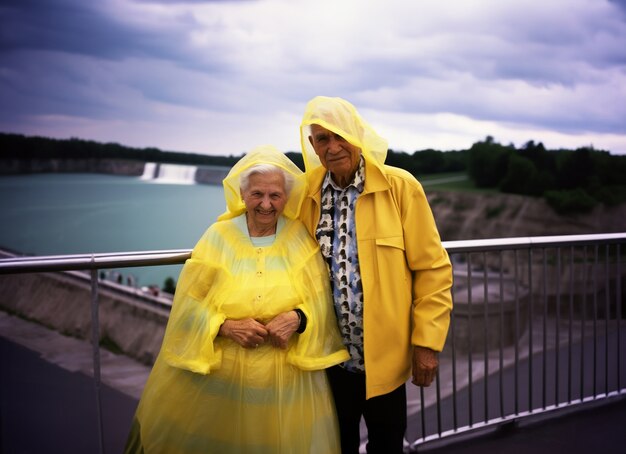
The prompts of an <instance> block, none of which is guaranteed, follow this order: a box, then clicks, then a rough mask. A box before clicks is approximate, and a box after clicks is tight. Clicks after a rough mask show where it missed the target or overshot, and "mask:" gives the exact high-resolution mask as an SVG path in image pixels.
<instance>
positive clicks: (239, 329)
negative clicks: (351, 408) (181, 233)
mask: <svg viewBox="0 0 626 454" xmlns="http://www.w3.org/2000/svg"><path fill="white" fill-rule="evenodd" d="M304 190H305V181H304V177H303V175H302V172H300V170H299V169H298V168H297V167H296V166H295V165H294V164H293V163H292V162H291V161H290V160H289V159H288V158H287V157H286V156H285V155H284V154H282V153H281V152H279V151H278V150H276V149H274V148H272V147H268V146H266V147H259V148H257V149H255V150H253V151H252V152H250V153H248V154H247V155H246V156H245V157H243V158H242V159H241V160H240V161H239V162H238V163H237V164H236V165H235V166H234V167H233V168H232V169H231V171H230V173H229V174H228V176H227V177H226V179H225V180H224V193H225V197H226V205H227V211H226V213H224V214H223V215H221V216H220V217H219V218H218V222H216V223H215V224H213V225H212V226H211V227H209V229H208V230H207V231H206V233H205V234H204V235H203V236H202V238H201V239H200V241H199V242H198V243H197V245H196V246H195V248H194V250H193V252H192V255H191V258H190V259H189V260H188V261H187V262H186V264H185V266H184V268H183V270H182V272H181V275H180V279H179V283H178V287H177V290H176V295H175V297H174V302H173V306H172V312H171V315H170V319H169V322H168V326H167V329H166V332H165V337H164V340H163V346H162V348H161V351H160V353H159V356H158V358H157V360H156V362H155V365H154V368H153V369H152V373H151V374H150V377H149V379H148V381H147V383H146V386H145V389H144V392H143V395H142V397H141V401H140V403H139V406H138V408H137V413H136V415H135V420H134V423H133V427H132V429H131V433H130V436H129V439H128V443H127V447H126V452H127V453H139V452H142V453H145V454H150V453H213V452H215V453H225V452H237V453H239V452H263V453H280V452H291V453H309V452H310V453H332V452H338V451H339V437H338V432H337V423H336V415H335V410H334V406H333V403H332V396H331V394H330V390H329V387H328V384H327V381H326V376H325V374H324V372H323V370H322V369H325V368H327V367H329V366H332V365H335V364H338V363H341V362H343V361H345V360H346V359H347V358H348V353H347V351H346V350H345V348H344V347H343V344H342V341H341V338H340V336H339V332H338V330H337V327H336V322H335V320H334V314H333V313H332V303H331V300H330V298H331V293H330V289H329V283H328V277H327V272H326V268H325V264H324V261H323V259H322V257H321V255H320V253H319V249H318V246H317V243H316V241H315V240H314V239H312V238H311V237H310V236H309V234H308V233H307V231H306V229H305V228H304V226H303V225H302V224H301V223H300V222H299V221H297V220H296V219H297V216H298V210H299V208H300V204H301V202H302V197H303V195H304Z"/></svg>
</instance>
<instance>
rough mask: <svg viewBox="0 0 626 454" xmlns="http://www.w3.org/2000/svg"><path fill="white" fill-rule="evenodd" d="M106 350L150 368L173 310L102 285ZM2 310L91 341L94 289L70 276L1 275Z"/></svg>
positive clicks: (102, 334)
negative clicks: (92, 294) (92, 293)
mask: <svg viewBox="0 0 626 454" xmlns="http://www.w3.org/2000/svg"><path fill="white" fill-rule="evenodd" d="M99 304H100V310H99V321H100V342H101V345H103V346H105V347H107V348H109V349H111V350H112V351H115V352H119V353H123V354H125V355H127V356H130V357H132V358H135V359H137V360H138V361H141V362H143V363H145V364H152V363H153V362H154V360H155V358H156V356H157V354H158V352H159V349H160V348H161V342H162V340H163V334H164V332H165V326H166V324H167V319H168V316H169V311H168V310H167V309H165V308H160V307H157V306H156V305H154V304H152V305H151V304H150V303H149V302H143V301H141V299H139V298H136V297H133V296H132V295H124V294H122V293H118V292H116V291H115V290H114V289H108V288H106V287H105V286H104V285H101V286H99ZM0 310H4V311H5V312H8V313H11V314H14V315H18V316H20V317H22V318H25V319H27V320H31V321H35V322H37V323H40V324H42V325H44V326H46V327H48V328H51V329H54V330H56V331H58V332H60V333H62V334H65V335H68V336H73V337H77V338H80V339H85V340H91V284H90V282H89V280H85V279H80V278H77V277H75V276H73V275H71V274H67V273H37V274H14V275H5V276H0Z"/></svg>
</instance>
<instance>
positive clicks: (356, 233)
mask: <svg viewBox="0 0 626 454" xmlns="http://www.w3.org/2000/svg"><path fill="white" fill-rule="evenodd" d="M300 133H301V144H302V154H303V157H304V162H305V167H306V175H307V180H308V186H309V187H308V192H307V195H306V197H305V199H304V201H303V204H302V209H301V214H300V217H301V220H302V221H303V222H304V224H305V225H306V227H307V229H308V230H309V232H311V234H312V235H314V236H315V237H316V238H317V240H318V243H319V244H320V249H321V250H322V254H323V255H324V258H325V259H326V262H327V264H328V269H329V272H330V281H331V286H332V290H333V296H334V304H335V313H336V315H337V321H338V323H339V328H340V330H341V333H342V336H343V341H344V343H345V345H346V347H347V348H348V350H349V352H350V359H349V360H348V361H346V362H344V363H342V364H341V365H339V366H335V367H333V368H330V369H328V370H327V374H328V377H329V379H330V383H331V388H332V390H333V395H334V398H335V404H336V407H337V414H338V417H339V425H340V431H341V443H342V452H343V453H344V454H346V453H357V452H358V450H359V444H360V434H359V426H360V420H361V416H363V417H364V419H365V423H366V425H367V431H368V444H367V450H368V452H380V453H393V452H402V450H403V440H404V433H405V430H406V389H405V382H406V381H407V380H408V378H409V376H410V375H411V372H412V375H413V379H412V381H413V383H414V384H415V385H417V386H429V385H430V384H431V382H432V381H433V379H434V378H435V376H436V373H437V367H438V364H439V363H438V357H437V352H439V351H441V350H442V348H443V346H444V343H445V339H446V335H447V332H448V327H449V323H450V311H451V309H452V299H451V295H450V287H451V286H452V267H451V264H450V260H449V257H448V254H447V253H446V250H445V249H444V248H443V246H442V245H441V240H440V237H439V232H438V231H437V227H436V225H435V221H434V218H433V215H432V211H431V209H430V206H429V204H428V200H427V199H426V196H425V194H424V191H423V189H422V187H421V185H420V184H419V183H418V181H417V180H416V179H415V178H414V177H413V176H412V175H411V174H409V173H408V172H406V171H404V170H402V169H398V168H395V167H391V166H387V165H384V161H385V158H386V156H387V142H386V140H384V139H383V138H381V137H380V136H379V135H378V134H377V133H376V132H375V131H374V130H373V129H372V128H371V127H370V126H369V124H367V123H366V122H365V121H364V120H363V119H362V118H361V116H360V115H359V113H358V112H357V110H356V108H355V107H354V106H353V105H352V104H350V103H349V102H347V101H345V100H343V99H341V98H327V97H316V98H314V99H312V100H311V101H310V102H309V103H308V104H307V107H306V111H305V114H304V118H303V120H302V125H301V128H300Z"/></svg>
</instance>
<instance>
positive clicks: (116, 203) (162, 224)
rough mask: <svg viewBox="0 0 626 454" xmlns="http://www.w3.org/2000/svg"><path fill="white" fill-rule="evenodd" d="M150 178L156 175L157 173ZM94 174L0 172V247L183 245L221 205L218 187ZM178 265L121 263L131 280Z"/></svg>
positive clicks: (157, 279)
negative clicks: (123, 264)
mask: <svg viewBox="0 0 626 454" xmlns="http://www.w3.org/2000/svg"><path fill="white" fill-rule="evenodd" d="M157 181H158V180H157ZM157 181H145V180H142V179H140V178H135V177H126V176H112V175H99V174H38V175H24V176H3V177H0V200H1V201H2V209H1V210H0V246H2V247H5V248H8V249H11V250H14V251H19V252H21V253H25V254H33V255H56V254H77V253H92V252H120V251H143V250H154V249H158V250H162V249H188V248H189V249H190V248H192V247H193V246H194V245H195V243H196V241H197V240H198V238H199V237H200V236H201V235H202V233H203V232H204V230H205V229H206V228H207V227H208V226H209V225H210V224H211V223H212V222H214V221H215V219H216V218H217V216H218V215H219V214H221V213H222V212H223V211H224V207H225V204H224V196H223V189H222V187H221V186H213V185H196V184H162V183H159V182H157ZM180 269H181V266H180V265H168V266H160V267H141V268H127V269H125V270H119V271H120V272H121V273H122V274H124V275H125V276H128V275H133V276H134V277H135V278H136V279H137V283H138V285H150V284H157V285H159V286H162V285H163V281H164V280H165V278H166V277H168V276H171V277H173V278H174V279H178V274H179V272H180Z"/></svg>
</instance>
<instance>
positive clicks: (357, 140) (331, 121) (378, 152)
mask: <svg viewBox="0 0 626 454" xmlns="http://www.w3.org/2000/svg"><path fill="white" fill-rule="evenodd" d="M313 124H316V125H320V126H322V127H324V128H326V129H328V130H329V131H332V132H334V133H336V134H339V135H340V136H341V137H343V138H344V139H346V140H347V141H348V142H349V143H351V144H352V145H354V146H356V147H358V148H360V149H361V152H362V153H363V157H364V158H365V159H366V160H367V161H369V162H371V163H372V164H374V165H376V166H377V167H379V168H382V166H383V164H384V163H385V158H386V157H387V149H388V145H387V140H385V139H384V138H382V137H381V136H379V135H378V133H376V131H374V129H373V128H372V127H371V126H370V125H369V124H368V123H367V122H366V121H365V120H364V119H363V118H362V117H361V115H359V113H358V112H357V110H356V108H355V107H354V106H353V105H352V104H350V103H349V102H348V101H346V100H345V99H342V98H329V97H326V96H317V97H315V98H313V99H312V100H311V101H309V103H308V104H307V105H306V109H305V111H304V117H303V118H302V124H301V125H300V143H301V146H302V156H303V158H304V165H305V168H306V172H307V173H310V172H312V171H314V170H315V169H316V168H318V167H320V166H321V165H322V163H321V162H320V160H319V158H318V156H317V154H315V150H314V149H313V146H312V145H311V142H309V136H310V135H311V125H313Z"/></svg>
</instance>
